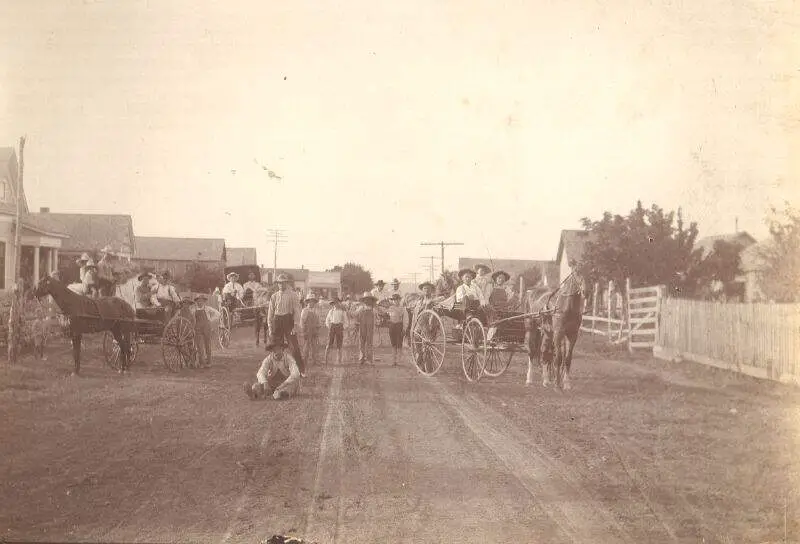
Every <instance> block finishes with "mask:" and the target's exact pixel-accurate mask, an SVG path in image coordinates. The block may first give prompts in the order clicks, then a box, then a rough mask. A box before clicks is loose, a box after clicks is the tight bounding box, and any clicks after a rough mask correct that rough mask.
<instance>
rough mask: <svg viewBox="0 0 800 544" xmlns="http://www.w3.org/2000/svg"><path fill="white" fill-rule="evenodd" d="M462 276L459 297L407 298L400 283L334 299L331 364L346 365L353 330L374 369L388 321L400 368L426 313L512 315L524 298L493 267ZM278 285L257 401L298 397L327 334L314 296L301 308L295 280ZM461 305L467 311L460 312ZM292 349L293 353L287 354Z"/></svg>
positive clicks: (426, 294) (328, 323)
mask: <svg viewBox="0 0 800 544" xmlns="http://www.w3.org/2000/svg"><path fill="white" fill-rule="evenodd" d="M458 275H459V278H460V279H461V284H460V285H459V286H458V287H457V288H456V289H455V293H453V294H451V293H447V292H439V293H436V292H435V291H436V286H435V285H434V284H433V283H431V282H427V281H426V282H423V283H421V284H420V285H419V286H418V287H419V293H415V294H414V295H412V296H407V295H406V296H404V295H403V294H402V293H401V291H400V282H399V281H398V280H397V279H395V280H393V281H392V283H391V288H390V289H386V288H385V287H386V283H385V282H384V281H382V280H379V281H377V282H376V283H375V287H374V288H373V289H372V290H371V291H367V292H364V293H363V294H362V295H361V296H360V297H359V298H358V299H356V297H355V296H354V295H352V294H351V295H348V297H347V299H346V300H341V299H340V298H339V297H336V296H334V297H332V299H331V301H330V303H331V307H330V309H329V310H328V312H327V315H326V317H325V321H324V324H325V327H326V328H327V329H328V340H327V344H326V347H325V358H324V362H325V364H327V363H328V360H329V355H330V352H331V351H332V350H335V351H336V352H337V353H336V361H337V362H338V363H340V364H341V362H342V350H343V345H344V335H345V330H346V329H348V328H351V327H352V328H355V330H356V331H357V335H358V355H357V360H358V362H359V363H361V364H364V363H370V364H372V363H374V362H375V361H376V359H375V357H374V349H373V337H374V332H375V330H374V328H375V324H376V322H380V319H381V318H385V320H386V323H387V325H388V329H389V339H390V342H391V346H392V350H393V364H394V365H396V364H397V363H398V359H399V357H400V355H401V353H402V349H403V339H404V338H409V341H410V329H411V324H412V322H413V320H414V319H415V318H416V317H417V316H418V315H419V314H420V313H421V312H422V311H423V310H425V309H429V308H432V307H434V306H437V307H439V308H442V309H444V310H443V311H445V312H447V308H448V305H449V306H450V311H451V313H452V315H453V317H456V318H458V317H459V316H458V312H462V313H461V316H463V315H465V314H464V313H463V312H467V311H473V312H478V313H480V314H481V315H486V312H487V311H490V310H491V309H492V308H495V309H496V308H501V309H509V308H513V307H514V306H515V305H516V304H517V303H518V296H517V295H516V293H515V292H514V290H513V288H512V287H511V286H510V285H508V283H507V282H508V280H509V279H510V275H509V274H508V273H507V272H505V271H502V270H498V271H496V272H494V273H491V269H490V268H489V267H488V266H485V265H478V266H476V267H475V270H472V269H463V270H460V271H459V274H458ZM229 279H230V278H229ZM234 279H235V278H234ZM253 279H254V278H253ZM276 281H277V282H278V284H279V286H280V290H279V291H278V292H277V293H275V294H273V295H272V296H271V297H270V298H269V303H268V316H267V321H268V323H269V329H270V331H271V334H270V335H269V338H270V341H269V343H268V344H267V346H266V349H267V351H268V352H269V353H268V355H267V356H266V357H265V358H264V359H263V361H262V363H261V366H260V367H259V370H258V372H257V373H256V380H257V381H256V383H254V384H250V383H246V384H245V385H244V391H245V393H246V394H247V396H248V397H249V398H250V399H251V400H257V399H264V398H268V397H272V398H274V399H282V398H286V397H289V396H291V395H293V394H294V393H295V392H296V391H297V387H298V386H299V382H300V379H301V378H302V377H303V376H305V371H304V360H305V361H309V362H314V361H315V360H316V346H317V343H318V340H319V334H320V331H321V328H322V323H321V322H320V319H319V316H318V315H317V310H316V308H317V303H318V300H317V298H316V297H315V296H314V295H313V294H309V295H307V296H306V298H305V305H304V306H303V307H302V308H301V304H300V300H299V297H298V296H297V295H296V293H294V291H292V290H291V289H290V288H289V278H288V277H286V276H285V275H283V274H281V275H279V276H278V278H277V280H276ZM223 292H225V291H223ZM228 292H235V287H233V286H232V287H231V288H229V289H228ZM456 305H460V307H463V308H464V309H463V310H460V309H456V308H455V307H456ZM296 325H298V326H299V327H298V328H299V333H300V336H301V338H302V339H303V348H304V349H303V350H302V353H301V350H300V347H299V345H298V342H297V335H296V334H295V326H296ZM287 347H289V348H291V349H290V351H291V353H287V351H286V348H287Z"/></svg>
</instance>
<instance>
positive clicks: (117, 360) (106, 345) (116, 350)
mask: <svg viewBox="0 0 800 544" xmlns="http://www.w3.org/2000/svg"><path fill="white" fill-rule="evenodd" d="M137 353H139V339H138V338H137V337H136V333H135V332H132V333H131V357H130V360H129V361H128V365H131V364H133V362H134V361H135V360H136V354H137ZM103 356H104V357H105V359H106V364H107V365H108V366H110V367H111V368H113V369H114V370H119V367H120V364H121V357H122V354H121V353H120V347H119V344H118V343H117V341H116V340H114V335H113V334H111V332H110V331H106V332H105V334H103Z"/></svg>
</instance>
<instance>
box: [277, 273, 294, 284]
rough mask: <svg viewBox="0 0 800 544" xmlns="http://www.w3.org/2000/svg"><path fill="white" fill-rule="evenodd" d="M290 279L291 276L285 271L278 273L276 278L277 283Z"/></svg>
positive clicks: (286, 281)
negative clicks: (284, 272)
mask: <svg viewBox="0 0 800 544" xmlns="http://www.w3.org/2000/svg"><path fill="white" fill-rule="evenodd" d="M290 281H291V280H290V279H289V276H288V275H286V274H283V273H281V274H278V277H277V278H275V283H289V282H290Z"/></svg>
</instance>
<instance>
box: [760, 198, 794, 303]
mask: <svg viewBox="0 0 800 544" xmlns="http://www.w3.org/2000/svg"><path fill="white" fill-rule="evenodd" d="M767 224H768V225H769V232H770V241H769V243H767V244H763V248H762V249H761V251H760V255H759V257H760V258H761V259H762V261H763V262H764V270H763V276H762V289H763V291H764V295H766V297H767V298H768V299H771V300H774V301H776V302H798V301H800V213H798V211H797V210H795V209H793V208H792V207H791V206H789V205H788V204H787V205H786V208H785V209H784V211H782V212H778V211H777V210H776V209H774V208H773V209H772V214H771V217H770V218H768V219H767Z"/></svg>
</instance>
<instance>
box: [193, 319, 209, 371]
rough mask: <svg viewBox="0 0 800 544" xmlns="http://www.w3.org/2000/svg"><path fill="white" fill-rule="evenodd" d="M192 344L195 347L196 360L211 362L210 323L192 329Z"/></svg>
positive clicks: (204, 362)
mask: <svg viewBox="0 0 800 544" xmlns="http://www.w3.org/2000/svg"><path fill="white" fill-rule="evenodd" d="M194 345H195V348H196V349H197V362H198V363H199V364H206V365H210V364H211V325H210V324H209V323H205V324H203V325H201V326H199V327H196V328H195V329H194Z"/></svg>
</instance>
